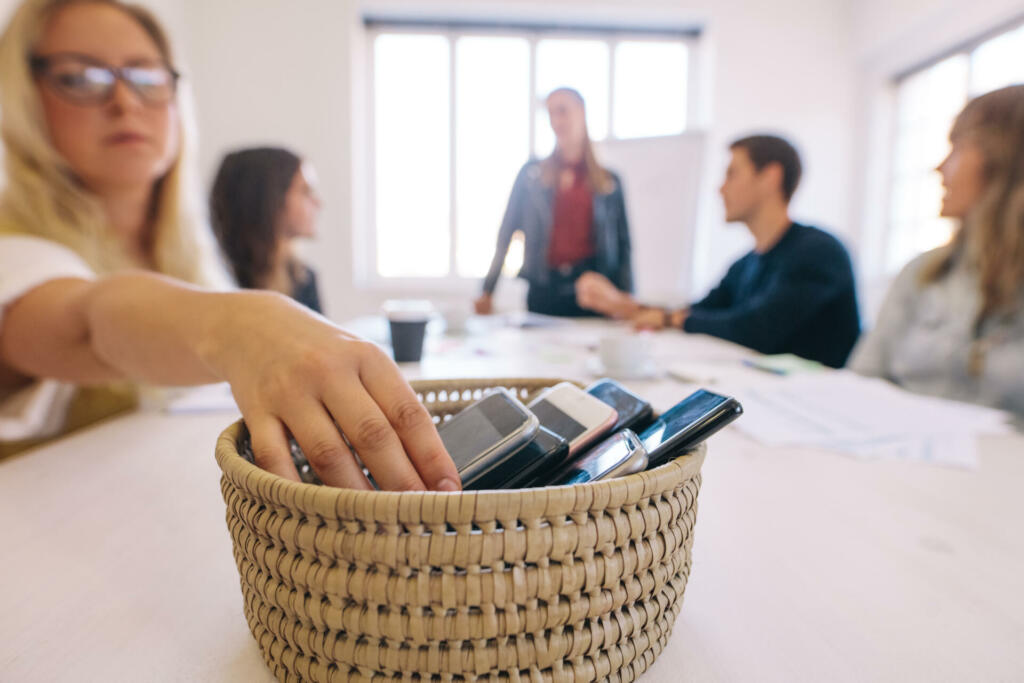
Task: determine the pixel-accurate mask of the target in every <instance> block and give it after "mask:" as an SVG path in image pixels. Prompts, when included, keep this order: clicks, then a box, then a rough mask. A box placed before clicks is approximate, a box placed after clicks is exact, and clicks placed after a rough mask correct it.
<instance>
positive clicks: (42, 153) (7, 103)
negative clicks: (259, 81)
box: [0, 0, 226, 287]
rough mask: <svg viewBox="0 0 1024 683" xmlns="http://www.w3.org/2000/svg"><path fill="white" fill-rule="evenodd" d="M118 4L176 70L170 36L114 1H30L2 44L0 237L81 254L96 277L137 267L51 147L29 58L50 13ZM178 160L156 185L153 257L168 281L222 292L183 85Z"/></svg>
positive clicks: (145, 15) (135, 9)
mask: <svg viewBox="0 0 1024 683" xmlns="http://www.w3.org/2000/svg"><path fill="white" fill-rule="evenodd" d="M79 3H83V4H84V3H91V4H100V5H107V6H110V7H115V8H117V9H119V10H120V11H122V12H124V13H125V14H127V15H128V16H129V17H131V18H132V19H134V20H135V21H137V22H138V24H139V25H140V26H141V27H142V28H143V30H145V31H146V33H147V34H148V35H149V36H150V37H151V38H152V39H153V42H154V43H155V44H156V46H157V49H158V50H159V51H160V53H161V56H162V57H163V59H164V60H165V61H166V62H167V64H173V58H172V51H171V47H170V42H169V40H168V38H167V34H166V32H165V31H164V30H163V28H162V27H161V26H160V23H159V22H158V21H157V19H156V17H155V16H153V14H151V13H150V12H149V11H148V10H146V9H144V8H142V7H139V6H136V5H129V4H125V3H122V2H119V1H118V0H27V1H26V2H24V3H22V4H21V6H20V7H19V8H18V9H17V11H16V12H15V14H14V16H13V18H12V19H11V21H10V23H9V24H8V26H7V29H6V31H4V34H3V36H2V37H0V111H2V120H0V135H2V139H3V146H4V162H5V168H6V173H7V178H6V186H5V188H4V191H3V195H2V197H0V232H7V233H21V234H30V235H35V236H38V237H42V238H45V239H49V240H52V241H54V242H58V243H60V244H63V245H65V246H67V247H69V248H70V249H72V250H74V251H75V252H77V253H78V254H79V255H80V256H81V257H82V258H83V259H85V261H86V262H87V263H89V264H90V265H91V266H92V267H93V269H94V270H96V272H97V273H109V272H112V271H115V270H119V269H122V268H127V267H133V266H135V265H136V264H134V263H133V262H132V261H131V259H130V258H129V256H128V253H127V251H126V249H125V248H124V246H122V244H121V243H120V242H119V241H118V239H117V238H116V236H114V235H113V234H112V232H111V231H110V229H109V223H108V221H107V217H106V215H105V213H104V211H103V208H102V206H101V205H100V202H99V200H98V198H97V197H96V196H95V195H94V194H93V193H92V192H90V191H89V190H88V189H87V188H85V187H84V186H83V185H82V184H81V183H80V182H79V180H78V179H77V178H75V176H74V173H73V172H72V170H71V168H70V166H69V165H68V163H67V161H66V160H65V159H64V158H63V157H62V156H61V155H60V153H59V152H58V151H57V150H56V148H54V146H53V144H52V142H51V140H50V136H49V133H48V131H47V128H46V123H45V117H44V116H43V110H42V101H41V99H40V96H39V91H38V88H37V87H36V84H35V80H34V78H33V75H32V72H31V69H30V65H29V60H30V58H31V56H32V51H33V49H34V48H35V45H36V43H37V42H38V41H39V39H40V38H41V37H42V35H43V32H44V30H45V28H46V24H47V22H48V21H49V20H50V18H51V17H52V16H53V15H54V13H55V12H57V11H58V10H60V9H61V8H63V7H66V6H68V5H72V4H79ZM176 104H177V107H178V112H179V116H178V120H179V131H178V132H179V135H178V140H179V142H178V145H179V149H178V155H177V158H176V159H175V160H174V162H173V164H172V165H171V167H170V169H169V170H168V171H167V173H166V174H164V175H163V176H162V177H161V178H159V179H158V180H157V181H156V183H155V187H154V193H153V205H152V207H151V216H152V224H151V226H150V230H151V232H150V233H149V236H150V240H149V243H150V246H151V250H152V251H151V255H152V258H153V261H154V265H155V267H156V269H157V270H158V271H159V272H161V273H164V274H166V275H171V276H173V277H177V278H180V279H182V280H185V281H188V282H191V283H194V284H198V285H203V286H208V287H222V286H224V285H225V284H226V280H225V275H224V272H223V269H222V268H221V266H220V264H219V262H218V260H217V256H216V248H215V246H214V244H213V239H212V235H211V234H210V231H209V227H208V226H207V225H206V222H205V221H204V220H203V217H202V216H203V214H202V203H201V199H200V193H199V188H198V186H197V184H196V178H195V173H194V170H193V164H192V162H191V159H192V158H193V156H194V149H193V144H194V140H195V133H194V117H193V112H192V102H191V97H190V93H189V92H188V89H187V87H179V89H178V93H177V97H176Z"/></svg>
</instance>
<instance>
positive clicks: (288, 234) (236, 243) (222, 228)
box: [210, 147, 322, 313]
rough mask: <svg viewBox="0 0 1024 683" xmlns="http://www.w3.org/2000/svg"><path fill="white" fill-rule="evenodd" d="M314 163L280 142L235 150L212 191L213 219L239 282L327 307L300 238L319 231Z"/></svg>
mask: <svg viewBox="0 0 1024 683" xmlns="http://www.w3.org/2000/svg"><path fill="white" fill-rule="evenodd" d="M314 182H315V176H314V173H313V167H312V166H310V165H309V163H308V162H304V161H303V160H302V159H301V158H300V157H299V156H298V155H296V154H294V153H293V152H290V151H289V150H287V149H282V148H280V147H255V148H252V149H243V150H239V151H237V152H232V153H231V154H228V155H227V156H226V157H224V160H223V161H221V164H220V170H218V171H217V178H216V180H214V183H213V190H212V191H211V192H210V220H211V222H212V224H213V230H214V233H216V235H217V240H218V241H219V242H220V246H221V249H222V250H223V251H224V255H225V256H226V257H227V260H228V264H229V265H230V266H231V270H232V272H233V273H234V274H235V279H236V280H237V281H238V284H239V286H241V287H244V288H246V289H270V290H273V291H275V292H281V293H282V294H287V295H288V296H290V297H292V298H293V299H295V300H296V301H298V302H299V303H301V304H303V305H305V306H307V307H309V308H311V309H312V310H314V311H316V312H317V313H321V312H322V310H321V308H320V295H319V293H318V292H317V286H316V275H315V274H314V273H313V270H312V269H311V268H310V267H309V266H307V265H306V264H304V263H302V262H301V261H299V259H298V258H297V257H296V255H295V248H294V244H295V239H296V238H303V237H306V238H310V237H316V215H317V213H318V212H319V211H320V198H319V197H318V196H317V194H316V189H315V187H314Z"/></svg>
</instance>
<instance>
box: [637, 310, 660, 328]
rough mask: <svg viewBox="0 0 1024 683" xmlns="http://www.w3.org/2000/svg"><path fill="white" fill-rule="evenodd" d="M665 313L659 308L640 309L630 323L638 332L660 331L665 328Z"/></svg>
mask: <svg viewBox="0 0 1024 683" xmlns="http://www.w3.org/2000/svg"><path fill="white" fill-rule="evenodd" d="M666 317H667V316H666V313H665V311H664V310H662V309H660V308H641V309H640V310H639V311H638V312H637V313H636V315H634V316H633V318H632V319H631V322H632V323H633V327H635V328H636V329H638V330H660V329H662V328H664V327H665V318H666Z"/></svg>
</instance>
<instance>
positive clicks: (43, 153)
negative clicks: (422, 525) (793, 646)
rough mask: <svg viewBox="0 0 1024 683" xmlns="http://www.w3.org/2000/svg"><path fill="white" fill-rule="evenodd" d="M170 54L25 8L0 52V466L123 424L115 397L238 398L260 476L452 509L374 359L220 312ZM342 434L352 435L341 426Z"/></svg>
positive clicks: (312, 331) (275, 317) (405, 401)
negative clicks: (132, 393)
mask: <svg viewBox="0 0 1024 683" xmlns="http://www.w3.org/2000/svg"><path fill="white" fill-rule="evenodd" d="M179 81H180V78H179V75H178V73H177V71H176V69H175V62H174V59H173V55H172V53H171V49H170V46H169V42H168V40H167V37H166V34H165V33H164V31H163V30H162V29H161V27H160V25H159V23H158V22H157V21H156V19H155V18H154V17H153V16H152V15H151V14H150V13H149V12H147V11H146V10H144V9H141V8H139V7H136V6H132V5H126V4H124V3H121V2H118V1H117V0H28V1H27V2H24V3H23V4H22V5H21V6H20V7H19V8H18V10H17V11H16V13H15V14H14V17H13V19H12V20H11V22H10V24H9V26H8V27H7V30H6V31H5V33H4V35H3V37H2V38H0V103H2V107H3V116H2V122H0V125H2V128H3V142H4V148H5V155H6V164H7V183H8V185H7V190H6V192H5V194H4V196H3V201H2V206H0V312H2V317H0V452H3V451H6V452H10V451H13V450H17V449H19V448H23V447H24V446H25V445H26V443H28V442H31V441H33V440H39V439H43V438H48V437H52V436H54V435H56V434H60V433H63V432H65V431H67V430H68V429H69V428H71V427H73V426H75V424H76V423H80V422H83V421H87V420H88V419H92V418H95V417H98V416H99V415H102V414H104V413H107V412H110V410H111V409H112V408H113V407H114V406H113V405H112V401H111V400H110V394H111V392H110V391H106V390H104V391H92V392H90V391H89V389H90V388H94V387H103V388H105V389H106V388H109V387H110V386H111V385H119V386H121V387H124V386H127V387H129V388H131V387H133V386H135V385H137V384H140V383H150V384H162V385H188V384H202V383H207V382H215V381H227V382H229V383H230V385H231V388H232V392H233V393H234V396H235V400H236V401H237V403H238V406H239V408H240V409H241V411H242V415H243V417H244V418H245V420H246V424H247V425H248V427H249V430H250V432H251V434H252V442H253V453H254V456H255V460H256V462H257V463H258V464H259V465H260V466H262V467H264V468H266V469H268V470H270V471H272V472H275V473H277V474H279V475H281V476H284V477H287V478H290V479H293V480H296V481H297V480H298V479H299V476H298V472H297V471H296V469H295V467H294V464H293V462H292V460H291V457H290V455H289V448H288V442H287V437H288V434H289V433H290V434H291V435H292V436H294V437H295V439H296V441H297V442H298V443H299V445H300V446H301V447H302V448H303V450H304V452H305V454H306V456H307V457H308V458H309V460H310V462H311V464H312V465H313V467H314V469H316V471H317V473H318V474H319V476H320V478H321V480H323V481H324V482H325V483H327V484H332V485H337V486H347V487H352V488H363V489H367V488H369V487H370V483H369V482H368V480H367V479H366V477H365V476H364V475H363V473H362V469H361V467H360V465H359V463H358V462H357V461H356V459H355V457H354V456H353V454H352V452H351V451H350V450H349V448H348V446H347V445H346V443H345V440H344V439H343V437H342V433H341V432H339V430H338V427H340V428H341V430H342V431H343V432H344V434H345V436H346V437H347V438H348V442H349V443H351V444H352V445H353V446H354V447H355V448H356V449H357V450H358V453H359V456H360V458H361V459H362V461H363V463H365V464H366V466H367V467H368V468H369V469H370V471H371V473H372V475H373V478H374V479H375V480H376V482H377V484H378V485H380V486H381V488H388V489H416V488H419V489H422V488H434V489H442V490H455V489H458V488H459V483H458V482H459V480H458V473H457V472H456V469H455V466H454V464H453V463H452V462H451V459H450V458H449V457H448V456H447V454H446V453H445V450H444V446H443V445H442V443H441V440H440V437H439V436H438V434H437V431H436V429H435V428H434V426H433V424H432V422H431V419H430V416H429V414H428V413H427V411H426V409H425V408H424V407H423V406H422V405H421V404H420V403H419V401H418V400H417V398H416V395H415V393H414V392H413V391H412V389H411V388H410V387H409V386H408V384H407V383H406V382H405V381H404V380H403V378H402V376H401V374H400V373H399V371H398V368H397V367H396V366H395V365H394V363H392V362H391V360H390V359H389V358H387V356H386V355H385V354H384V353H383V352H382V351H381V350H380V349H379V348H377V347H376V346H374V345H372V344H369V343H367V342H364V341H362V340H360V339H358V338H355V337H353V336H351V335H349V334H347V333H345V332H344V331H342V330H341V329H339V328H338V327H336V326H334V325H332V324H331V323H329V322H328V321H326V320H324V319H323V318H321V317H319V316H315V315H313V314H312V313H310V312H308V311H307V310H306V309H305V308H304V307H302V306H299V305H298V304H295V303H293V302H291V301H290V300H288V299H287V297H284V296H282V295H279V294H276V293H270V292H252V291H247V292H217V291H213V290H211V289H209V288H208V287H209V286H211V285H216V284H217V283H218V282H219V281H220V280H221V278H220V277H219V275H218V268H217V267H216V265H215V258H214V256H213V254H214V253H215V252H214V248H213V245H212V240H211V239H210V237H209V234H208V230H207V229H206V228H204V227H203V225H202V223H201V222H200V221H199V220H198V218H197V215H198V214H197V212H196V209H197V207H198V202H197V201H195V200H196V199H197V198H198V194H197V193H196V192H195V191H194V188H193V187H192V186H191V185H190V184H189V181H188V177H187V176H188V174H187V171H188V168H189V164H188V161H187V152H188V150H189V140H190V135H189V133H190V131H189V130H188V125H187V123H188V116H187V115H186V114H185V110H186V109H187V97H186V93H185V92H184V90H183V88H182V87H181V83H180V82H179ZM336 425H337V426H336Z"/></svg>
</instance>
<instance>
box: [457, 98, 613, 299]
mask: <svg viewBox="0 0 1024 683" xmlns="http://www.w3.org/2000/svg"><path fill="white" fill-rule="evenodd" d="M547 107H548V115H549V117H550V120H551V128H552V130H553V131H554V133H555V149H554V151H553V152H552V153H551V155H550V156H549V157H547V158H546V159H543V160H541V161H529V162H527V163H526V165H525V166H523V168H522V169H521V170H520V171H519V175H518V176H517V177H516V181H515V184H514V185H513V186H512V194H511V196H510V197H509V200H508V208H507V209H506V210H505V216H504V218H503V219H502V221H501V228H500V229H499V230H498V243H497V247H496V249H495V251H494V258H493V260H492V261H491V267H490V270H489V271H488V273H487V277H486V278H484V284H483V293H482V294H481V295H480V297H479V298H478V299H477V300H476V301H475V302H474V305H475V307H476V312H477V313H483V314H486V313H491V312H492V310H493V301H492V297H493V294H494V289H495V286H496V285H497V282H498V276H499V275H500V274H501V268H502V266H503V265H504V263H505V256H506V254H507V253H508V248H509V244H510V243H511V241H512V236H513V235H514V234H515V233H516V232H522V234H523V238H524V246H525V257H524V263H523V268H522V270H521V271H520V272H519V277H521V278H524V279H525V280H526V281H527V282H528V283H529V290H528V292H527V297H526V307H527V308H528V309H529V310H530V311H533V312H536V313H546V314H550V315H565V316H585V315H598V314H597V313H595V312H594V311H591V310H588V309H586V308H583V307H581V306H580V305H579V303H577V301H576V290H575V285H576V281H577V280H578V279H579V278H580V277H581V276H582V275H584V274H585V273H589V272H595V273H599V274H601V275H603V276H604V277H605V278H607V279H608V280H609V281H611V283H612V284H613V285H614V286H615V287H616V288H618V290H620V291H623V292H632V291H633V270H632V264H631V252H632V249H631V245H630V239H629V223H628V221H627V219H626V205H625V199H624V198H623V193H622V184H621V182H620V181H619V178H618V176H616V175H615V174H614V173H612V172H611V171H608V170H607V169H605V168H603V167H602V166H601V165H600V164H599V163H598V162H597V157H596V156H595V155H594V148H593V145H592V144H591V141H590V135H589V133H588V132H587V119H586V108H585V106H584V102H583V97H582V96H581V95H580V94H579V92H577V91H576V90H573V89H572V88H558V89H556V90H554V91H552V92H551V94H550V95H548V98H547Z"/></svg>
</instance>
